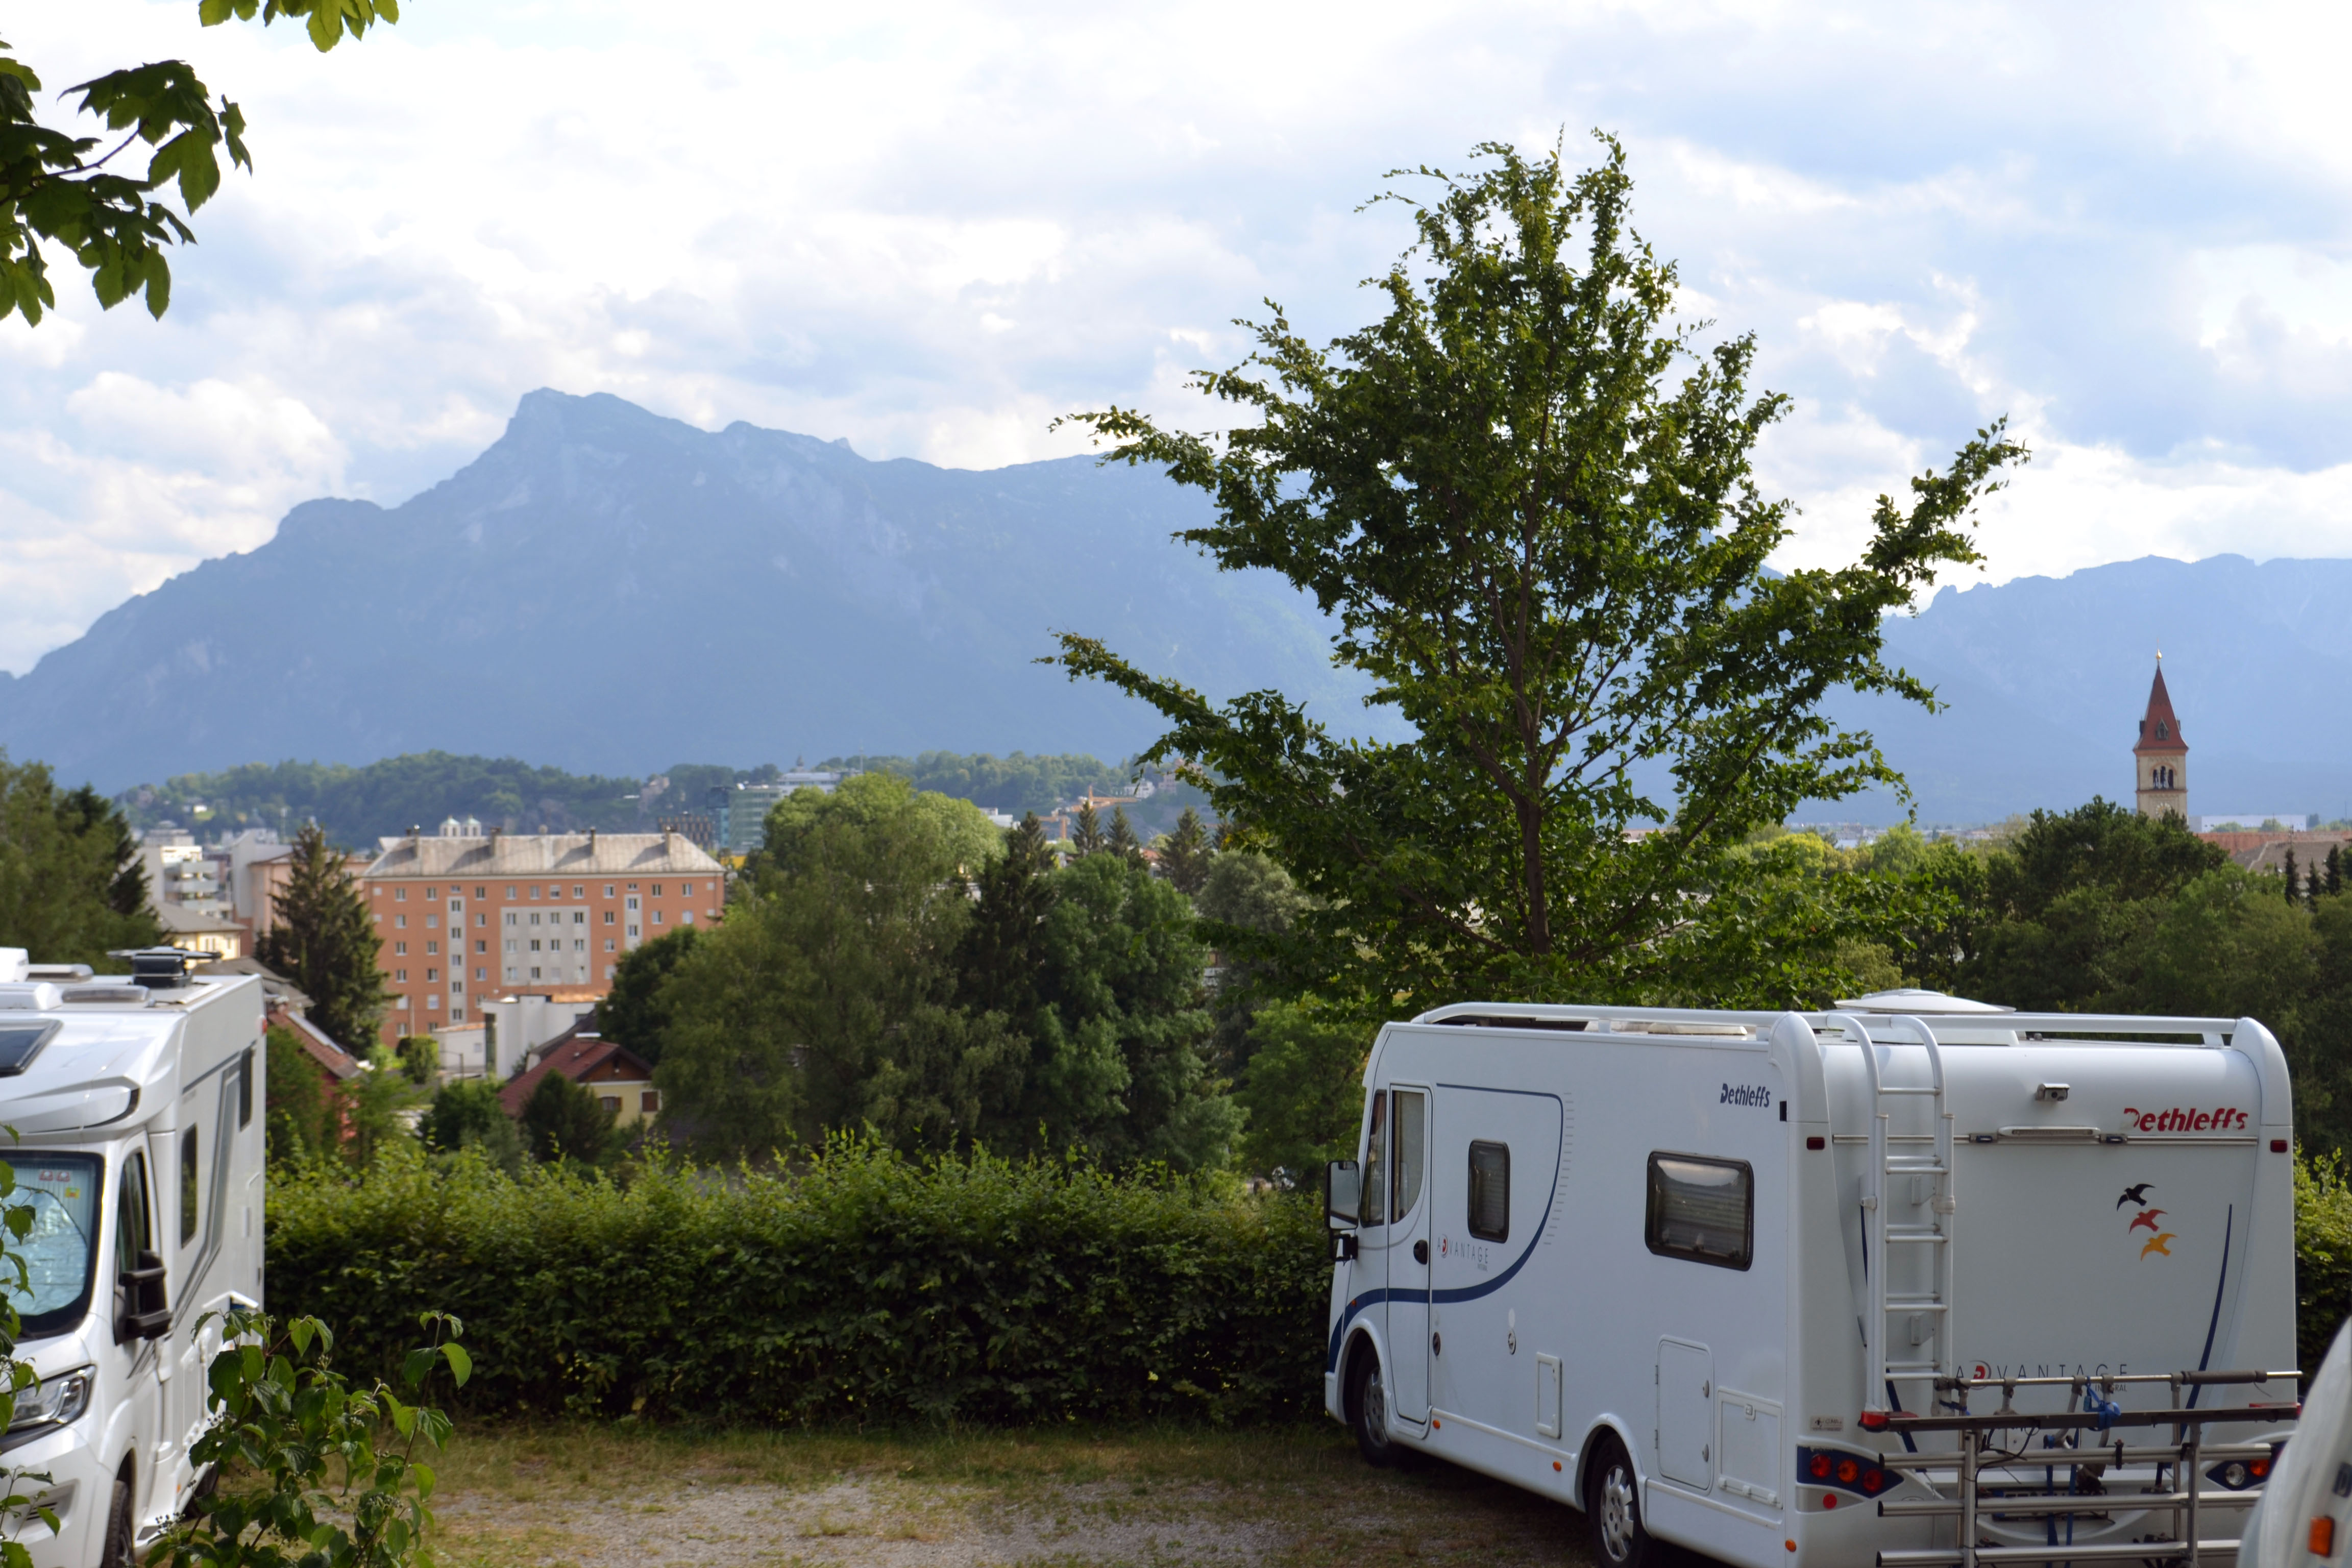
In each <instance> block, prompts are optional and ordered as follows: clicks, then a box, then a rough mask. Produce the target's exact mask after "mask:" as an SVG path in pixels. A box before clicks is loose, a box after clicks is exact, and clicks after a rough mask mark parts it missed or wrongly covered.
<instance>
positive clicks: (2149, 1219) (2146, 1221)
mask: <svg viewBox="0 0 2352 1568" xmlns="http://www.w3.org/2000/svg"><path fill="white" fill-rule="evenodd" d="M2162 1213H2164V1210H2162V1209H2142V1210H2140V1211H2139V1213H2137V1214H2136V1215H2132V1222H2131V1224H2129V1225H2127V1226H2124V1228H2125V1229H2126V1230H2127V1231H2128V1230H2137V1229H2139V1227H2140V1226H2147V1228H2148V1229H2150V1230H2154V1229H2155V1228H2156V1216H2157V1215H2160V1214H2162Z"/></svg>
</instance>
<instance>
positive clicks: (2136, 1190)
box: [2116, 1182, 2156, 1208]
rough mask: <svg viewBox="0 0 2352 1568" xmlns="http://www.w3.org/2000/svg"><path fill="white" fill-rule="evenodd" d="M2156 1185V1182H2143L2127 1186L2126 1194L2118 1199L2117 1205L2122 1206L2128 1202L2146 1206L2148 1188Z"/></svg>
mask: <svg viewBox="0 0 2352 1568" xmlns="http://www.w3.org/2000/svg"><path fill="white" fill-rule="evenodd" d="M2154 1185H2156V1184H2155V1183H2154V1182H2142V1183H2140V1184H2138V1185H2137V1186H2133V1187H2126V1188H2125V1189H2124V1195H2123V1196H2121V1197H2119V1198H2117V1199H2116V1207H2117V1208H2121V1207H2123V1206H2124V1205H2126V1204H2138V1205H2141V1206H2142V1207H2146V1206H2147V1190H2148V1188H2150V1187H2152V1186H2154Z"/></svg>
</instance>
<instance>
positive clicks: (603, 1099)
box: [596, 1094, 621, 1116]
mask: <svg viewBox="0 0 2352 1568" xmlns="http://www.w3.org/2000/svg"><path fill="white" fill-rule="evenodd" d="M596 1103H597V1104H599V1105H601V1106H603V1107H604V1109H605V1110H609V1111H611V1112H612V1113H613V1114H614V1115H615V1116H618V1115H620V1114H621V1097H620V1096H619V1095H617V1094H600V1095H598V1096H597V1097H596Z"/></svg>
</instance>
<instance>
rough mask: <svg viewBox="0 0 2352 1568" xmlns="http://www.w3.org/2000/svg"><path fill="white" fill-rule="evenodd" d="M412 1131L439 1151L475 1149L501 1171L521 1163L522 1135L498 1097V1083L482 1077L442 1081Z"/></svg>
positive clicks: (512, 1168) (430, 1147)
mask: <svg viewBox="0 0 2352 1568" xmlns="http://www.w3.org/2000/svg"><path fill="white" fill-rule="evenodd" d="M416 1131H417V1135H418V1136H419V1137H421V1138H423V1139H424V1140H425V1147H426V1148H428V1149H433V1150H436V1151H438V1152H442V1153H449V1154H454V1153H456V1152H457V1151H458V1150H460V1149H476V1148H478V1149H479V1150H480V1151H481V1152H482V1155H483V1157H484V1158H485V1159H487V1160H488V1161H489V1162H490V1163H492V1164H494V1165H496V1166H498V1167H499V1169H501V1170H504V1171H509V1172H512V1171H515V1170H518V1169H520V1167H521V1164H522V1155H523V1146H522V1134H521V1133H520V1131H517V1130H516V1128H515V1124H514V1118H512V1117H510V1116H509V1115H508V1114H507V1108H506V1106H505V1105H504V1103H502V1102H501V1101H500V1100H499V1089H498V1086H497V1085H496V1084H494V1083H491V1082H489V1081H488V1079H478V1078H461V1079H454V1080H452V1081H451V1082H448V1083H445V1084H443V1085H442V1086H441V1087H440V1089H438V1090H436V1092H435V1093H434V1096H433V1105H432V1108H431V1109H430V1110H426V1111H425V1115H424V1118H423V1120H421V1121H419V1122H418V1123H417V1128H416Z"/></svg>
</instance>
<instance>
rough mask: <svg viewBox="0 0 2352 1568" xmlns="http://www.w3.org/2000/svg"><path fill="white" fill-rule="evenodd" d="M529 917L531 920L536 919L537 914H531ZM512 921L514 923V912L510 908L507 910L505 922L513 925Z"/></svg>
mask: <svg viewBox="0 0 2352 1568" xmlns="http://www.w3.org/2000/svg"><path fill="white" fill-rule="evenodd" d="M530 918H531V919H532V920H534V921H536V920H537V919H539V917H538V916H537V915H533V916H531V917H530ZM514 923H515V912H514V911H513V910H508V911H507V924H509V925H513V924H514Z"/></svg>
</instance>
